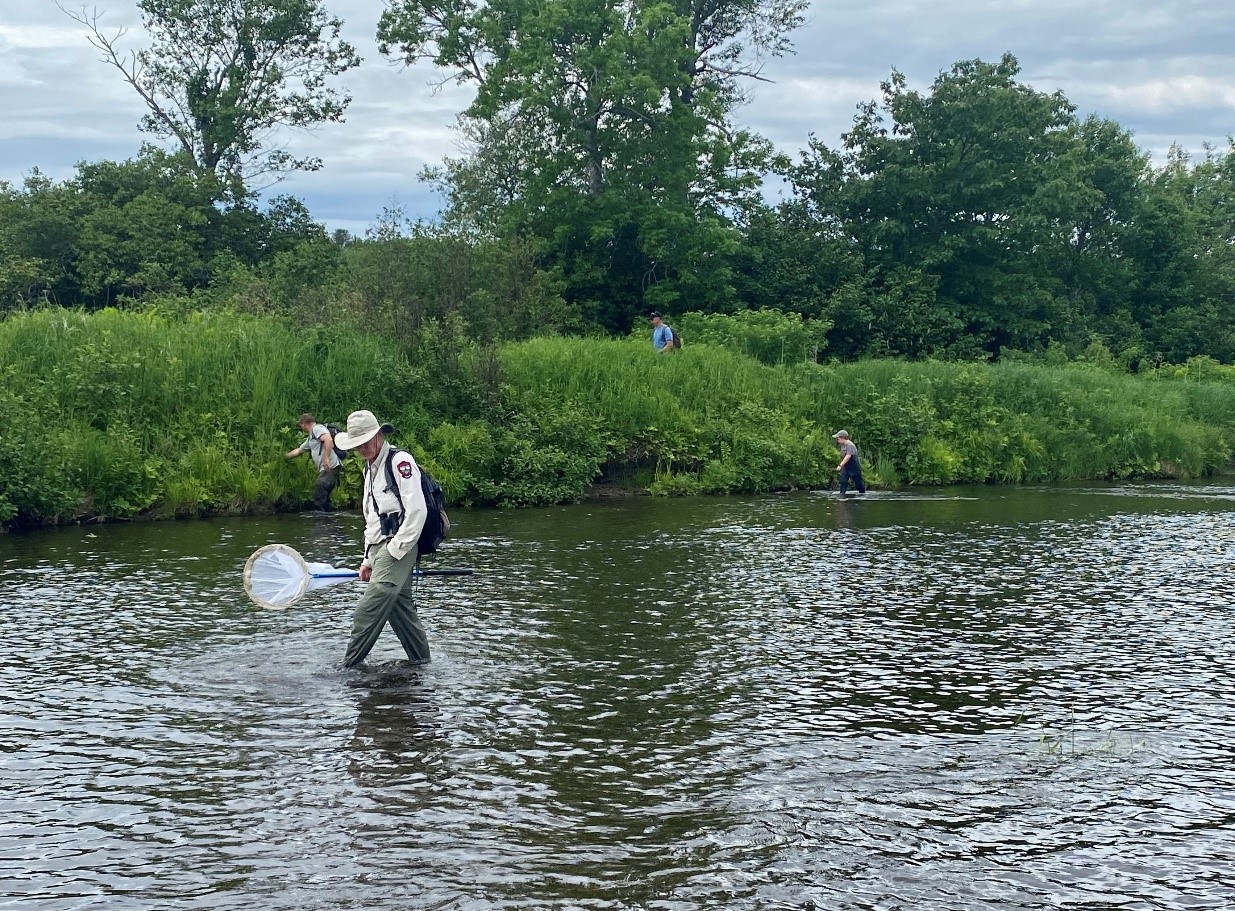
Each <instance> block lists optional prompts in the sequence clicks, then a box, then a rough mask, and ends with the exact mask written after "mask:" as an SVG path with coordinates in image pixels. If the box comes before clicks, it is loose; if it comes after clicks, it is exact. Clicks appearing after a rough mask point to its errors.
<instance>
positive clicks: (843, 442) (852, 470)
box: [832, 430, 866, 497]
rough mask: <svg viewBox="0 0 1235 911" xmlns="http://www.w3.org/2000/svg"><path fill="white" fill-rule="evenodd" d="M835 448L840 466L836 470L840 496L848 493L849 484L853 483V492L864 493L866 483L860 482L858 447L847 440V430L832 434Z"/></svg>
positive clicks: (860, 469) (860, 471)
mask: <svg viewBox="0 0 1235 911" xmlns="http://www.w3.org/2000/svg"><path fill="white" fill-rule="evenodd" d="M832 439H834V440H836V447H837V448H838V449H839V450H840V464H839V465H837V466H836V470H837V471H838V472H840V495H841V496H842V497H843V496H845V494H847V493H848V492H849V482H850V481H852V482H853V487H854V490H856V491H857V492H858V493H866V482H865V481H864V480H862V463H861V461H859V459H858V447H857V446H855V445H853V441H852V440H850V439H849V431H848V430H838V431H836V433H834V434H832Z"/></svg>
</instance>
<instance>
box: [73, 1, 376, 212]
mask: <svg viewBox="0 0 1235 911" xmlns="http://www.w3.org/2000/svg"><path fill="white" fill-rule="evenodd" d="M138 6H139V8H140V9H141V11H142V24H143V26H144V27H145V29H146V31H147V32H148V34H149V36H150V45H149V46H148V47H146V48H144V49H142V50H137V51H125V50H123V49H122V48H121V47H120V45H119V42H120V39H121V38H122V37H123V36H124V31H120V32H119V33H116V34H112V35H108V34H105V33H104V32H103V30H102V28H101V27H100V25H99V17H98V14H97V13H94V14H90V13H87V12H86V10H85V9H83V10H82V11H81V12H80V13H69V15H70V16H71V17H72V18H73V19H75V20H76V21H78V22H80V23H82V24H83V25H85V26H86V27H87V28H88V29H89V31H90V41H91V43H92V44H93V45H94V46H95V47H97V48H98V49H99V50H100V51H101V52H102V55H103V58H102V59H103V60H104V61H105V62H106V63H109V64H110V65H111V66H113V67H115V68H116V69H117V70H119V71H120V73H121V75H122V76H123V78H124V80H125V82H127V83H128V84H129V85H130V86H131V87H132V88H133V89H134V91H136V92H137V94H138V95H139V96H140V97H141V99H142V101H143V102H144V103H145V105H146V107H147V108H148V109H149V113H147V114H146V116H145V117H144V118H142V121H141V128H142V130H144V131H146V132H148V133H150V134H152V135H154V136H158V137H161V138H164V139H170V140H171V141H172V142H174V143H175V145H176V146H177V147H178V148H179V150H180V151H182V152H183V153H184V154H185V155H186V156H187V157H188V160H189V161H190V162H192V165H193V167H194V168H195V169H196V170H197V171H198V173H199V174H202V175H211V176H213V177H215V178H217V179H218V181H219V187H220V190H221V191H226V192H229V193H231V194H232V195H233V196H239V195H243V194H244V192H246V190H248V189H253V188H260V187H261V186H264V185H268V184H269V183H272V182H274V181H277V180H278V179H279V178H280V177H281V176H282V175H284V174H286V173H287V172H289V171H295V170H316V169H317V168H319V167H320V166H321V161H320V160H319V159H317V158H308V157H306V158H296V157H294V156H293V155H291V154H290V153H289V152H288V151H287V150H286V149H285V148H283V147H281V146H279V145H277V143H278V138H277V134H278V131H279V130H280V129H281V128H283V127H297V128H303V129H310V128H312V127H315V126H317V125H319V124H322V123H329V122H335V121H340V120H342V119H343V112H344V111H345V109H346V108H347V106H348V104H349V103H350V101H351V98H350V97H349V96H348V95H346V94H345V93H342V92H340V91H339V90H337V89H335V88H333V87H331V86H330V85H329V84H328V80H329V79H330V78H331V77H333V76H337V75H339V74H340V73H342V72H344V71H346V70H348V69H350V68H351V67H354V66H356V65H358V64H359V63H360V58H359V57H358V56H357V55H356V52H355V49H354V48H353V47H352V46H351V45H350V44H348V43H347V42H346V41H343V40H342V39H341V38H340V37H339V33H340V29H341V28H342V25H343V23H342V21H341V20H339V19H337V18H334V17H331V16H329V15H328V14H327V13H326V11H325V9H324V8H323V7H322V4H321V3H320V2H319V0H139V3H138Z"/></svg>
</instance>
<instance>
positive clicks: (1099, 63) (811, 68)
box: [0, 0, 1235, 229]
mask: <svg viewBox="0 0 1235 911" xmlns="http://www.w3.org/2000/svg"><path fill="white" fill-rule="evenodd" d="M98 2H99V4H100V7H101V8H102V9H105V10H106V11H105V12H104V13H103V16H102V18H101V23H102V25H103V26H105V27H106V28H107V29H108V30H109V31H115V30H119V29H121V28H126V27H127V28H129V29H130V31H129V32H128V34H127V35H126V36H125V39H124V42H123V43H126V45H127V46H136V45H137V43H138V42H140V41H141V39H142V38H143V34H142V32H141V29H140V24H139V17H138V12H137V9H136V5H135V4H134V3H133V2H132V0H98ZM68 5H69V8H72V9H75V8H76V7H74V6H73V5H72V4H68ZM326 5H327V8H328V9H330V10H331V12H333V13H334V14H336V15H338V16H340V17H342V18H343V19H344V20H345V21H346V29H345V33H346V36H347V38H348V39H349V40H350V41H352V42H353V43H354V44H355V45H356V46H357V49H358V50H359V52H360V53H361V54H362V56H363V57H364V58H365V61H364V63H363V64H362V66H361V67H360V68H358V69H357V70H353V71H351V72H349V73H347V74H345V75H344V77H343V79H342V80H341V82H342V85H343V86H345V87H346V89H347V91H349V92H350V93H351V95H352V97H353V102H352V105H351V107H350V108H349V109H348V112H347V121H346V122H345V123H342V124H329V125H326V126H323V127H321V128H320V129H317V130H315V131H313V132H311V133H289V134H286V135H285V136H283V137H281V139H282V141H284V142H285V143H286V144H287V146H288V147H289V149H291V150H292V151H293V152H294V153H295V154H300V155H315V156H318V157H320V158H322V159H323V161H324V165H325V166H324V168H323V170H321V171H319V172H315V173H312V174H302V175H296V176H294V177H293V178H291V179H289V180H288V181H286V182H285V183H283V184H281V185H280V186H279V187H278V188H277V192H285V193H291V194H294V195H298V196H301V197H302V198H304V200H305V202H306V203H307V204H308V206H309V208H310V210H311V211H312V212H313V213H314V214H315V215H316V216H317V217H319V218H322V219H324V220H326V221H328V222H329V223H330V224H331V225H332V226H342V227H352V228H353V229H354V226H356V225H363V224H366V223H368V222H369V221H371V220H372V219H373V218H374V216H376V215H377V213H378V212H379V211H380V210H381V208H382V206H383V205H386V204H389V202H390V201H391V200H392V199H397V200H399V201H401V202H402V204H403V205H404V206H405V208H407V209H408V210H409V211H412V212H413V214H423V215H426V216H428V215H432V214H433V213H434V212H435V211H436V209H437V207H438V205H439V203H440V200H438V199H437V198H436V197H435V196H434V194H433V193H432V191H431V190H430V189H429V188H427V187H424V186H423V185H421V184H419V182H418V180H417V174H418V173H419V172H420V171H421V169H423V168H424V166H425V165H429V164H436V163H438V162H440V161H441V159H442V158H443V157H444V156H447V155H457V154H458V152H459V150H458V147H457V144H456V135H455V133H454V132H453V128H454V124H455V118H456V115H457V113H458V112H459V111H461V110H462V109H463V108H464V107H466V105H467V104H468V102H469V100H470V98H471V91H470V89H469V88H468V87H466V86H458V85H455V84H453V83H448V84H446V85H444V86H442V87H441V89H440V90H439V91H436V92H435V91H433V89H432V87H431V84H433V83H436V82H440V78H441V76H440V74H438V73H436V72H435V71H433V70H432V69H431V68H429V67H423V66H422V67H417V68H414V69H408V70H401V69H400V68H398V67H397V66H394V65H391V64H390V63H389V62H388V61H385V60H384V59H383V58H382V57H381V56H380V55H379V54H378V52H377V47H376V42H375V40H374V37H373V35H374V32H375V31H376V24H377V17H378V15H379V14H380V9H381V7H380V5H379V4H377V3H375V2H374V0H326ZM91 8H93V7H91ZM809 17H810V18H809V21H808V23H807V25H806V26H805V27H804V28H803V29H801V30H800V31H799V32H798V33H797V35H795V36H794V37H795V43H796V46H797V53H796V54H794V55H792V56H789V57H786V58H780V59H774V60H770V61H768V62H767V64H766V66H765V69H764V75H765V76H767V77H768V78H770V79H772V80H774V81H773V82H771V83H758V84H756V85H754V86H752V87H751V93H752V96H753V103H752V104H750V105H748V106H746V107H744V108H742V109H741V110H740V111H739V112H738V117H737V119H738V120H739V122H740V123H742V124H743V125H744V126H747V127H749V128H752V129H755V130H757V131H759V132H762V133H763V134H764V135H766V136H768V137H769V138H770V139H771V140H772V141H773V142H774V143H776V144H777V145H778V146H779V147H780V148H781V149H783V150H784V151H787V152H790V153H794V152H796V151H797V150H799V149H801V148H802V147H804V145H805V143H806V137H807V136H808V134H810V133H814V134H816V135H817V136H818V137H819V139H820V140H821V141H822V142H824V143H826V144H828V145H836V144H837V143H838V142H839V138H840V135H841V133H843V132H845V131H846V130H847V129H848V128H849V127H850V125H851V124H852V120H853V115H854V112H855V107H856V106H857V105H858V104H859V103H861V102H864V101H867V100H870V99H872V98H876V97H878V95H879V82H880V80H882V79H885V78H887V76H888V74H889V73H890V72H891V70H892V69H893V68H896V69H899V70H901V71H902V72H904V73H905V75H906V77H907V78H908V79H909V81H910V84H911V85H913V86H915V87H917V88H922V89H925V88H927V87H929V85H930V83H931V81H932V80H933V79H934V78H935V76H936V75H937V74H938V73H939V72H940V71H942V70H945V69H947V68H948V67H949V66H950V65H951V64H952V63H953V62H954V61H957V60H964V59H972V58H982V59H987V60H993V59H997V58H998V57H999V56H1000V55H1001V54H1002V53H1004V52H1005V51H1010V52H1012V53H1013V54H1015V55H1016V56H1017V58H1018V59H1019V60H1020V62H1021V65H1022V68H1023V77H1024V79H1025V81H1026V82H1028V83H1030V84H1031V85H1033V86H1034V87H1035V88H1037V89H1039V90H1042V91H1055V90H1062V91H1063V92H1064V94H1065V95H1067V97H1068V98H1069V99H1070V100H1071V101H1072V102H1073V103H1075V104H1076V105H1077V108H1078V110H1079V111H1080V112H1081V113H1082V114H1087V113H1097V114H1099V115H1101V116H1105V117H1110V118H1111V119H1114V120H1116V121H1118V122H1119V123H1121V124H1122V125H1124V126H1125V127H1128V128H1129V129H1131V130H1132V131H1133V132H1134V134H1135V136H1136V138H1137V141H1138V143H1140V144H1141V145H1142V146H1143V147H1145V148H1146V149H1147V150H1148V151H1150V152H1151V153H1152V154H1154V155H1155V156H1158V157H1160V156H1161V155H1163V154H1165V151H1166V149H1167V148H1168V147H1169V146H1170V145H1171V143H1173V142H1179V143H1181V144H1182V145H1184V147H1185V148H1189V149H1192V150H1194V151H1199V150H1200V147H1201V145H1202V144H1203V143H1207V142H1208V143H1215V144H1219V145H1225V140H1226V135H1227V133H1228V132H1230V131H1231V126H1230V124H1231V123H1232V122H1235V121H1233V120H1232V117H1231V110H1232V108H1235V56H1232V55H1231V54H1230V47H1231V46H1232V45H1235V12H1232V8H1231V6H1230V3H1229V0H816V2H815V3H814V4H813V6H812V7H811V10H810V13H809ZM0 56H2V57H3V59H4V60H5V65H4V67H3V69H0V110H2V111H4V112H5V116H4V118H2V119H0V180H9V181H19V180H20V179H21V177H22V176H23V175H24V174H26V173H28V172H29V171H30V170H31V168H33V167H35V166H38V167H39V168H40V169H42V170H43V171H45V172H47V173H49V174H51V175H53V176H58V177H59V176H65V175H67V174H69V173H71V171H72V168H73V165H74V163H76V162H77V161H81V160H94V159H97V158H102V157H111V158H115V157H127V156H130V155H133V154H135V153H136V151H137V149H138V147H139V146H140V145H141V143H142V142H143V141H145V140H146V139H147V138H148V137H146V136H144V135H143V134H141V133H140V132H139V131H138V129H137V123H138V121H139V120H140V118H141V116H142V114H143V113H144V110H143V108H142V106H141V103H140V101H139V100H138V99H137V97H136V95H135V94H134V93H133V92H132V91H131V90H130V89H128V87H127V86H125V85H124V84H123V82H122V81H121V80H120V77H119V75H118V74H117V73H115V72H114V71H113V70H111V69H109V68H108V67H107V65H106V64H104V63H102V62H100V61H99V59H98V57H99V55H98V51H97V50H96V49H95V48H93V47H91V46H90V44H89V43H88V42H87V40H86V33H85V30H84V29H83V28H82V27H81V26H80V25H79V24H77V23H75V22H73V21H72V20H70V19H69V18H68V17H67V16H66V15H65V14H64V13H63V12H62V11H61V10H60V9H58V8H57V6H56V4H55V3H54V2H52V0H25V2H21V3H18V2H7V3H2V4H0Z"/></svg>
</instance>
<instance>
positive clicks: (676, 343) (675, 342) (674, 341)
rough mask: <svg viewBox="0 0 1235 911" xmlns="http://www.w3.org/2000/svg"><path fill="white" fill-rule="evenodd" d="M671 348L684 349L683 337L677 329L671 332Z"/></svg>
mask: <svg viewBox="0 0 1235 911" xmlns="http://www.w3.org/2000/svg"><path fill="white" fill-rule="evenodd" d="M669 347H670V348H681V347H682V336H680V335H678V331H677V330H676V329H670V330H669Z"/></svg>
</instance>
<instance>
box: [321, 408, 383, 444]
mask: <svg viewBox="0 0 1235 911" xmlns="http://www.w3.org/2000/svg"><path fill="white" fill-rule="evenodd" d="M392 430H394V427H392V426H391V425H389V424H379V423H378V420H377V418H375V417H374V416H373V412H372V411H353V412H352V413H351V414H349V415H348V416H347V430H345V431H343V432H342V433H341V434H339V435H338V436H337V437H335V441H334V444H335V446H337V447H339V448H340V449H355V448H356V447H357V446H363V445H364V444H365V443H367V442H369V440H371V439H373V438H374V437H375V436H377V435H378V434H379V433H390V432H391V431H392Z"/></svg>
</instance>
